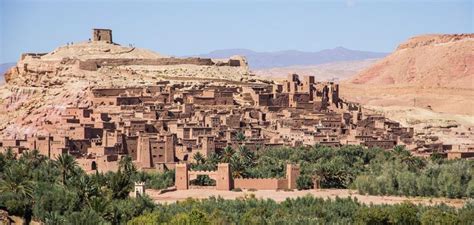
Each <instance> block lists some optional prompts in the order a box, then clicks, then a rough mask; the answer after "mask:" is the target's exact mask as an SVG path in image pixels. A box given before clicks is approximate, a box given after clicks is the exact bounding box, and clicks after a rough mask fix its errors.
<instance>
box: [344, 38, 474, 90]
mask: <svg viewBox="0 0 474 225" xmlns="http://www.w3.org/2000/svg"><path fill="white" fill-rule="evenodd" d="M473 52H474V34H445V35H436V34H434V35H423V36H417V37H413V38H411V39H409V40H408V41H406V42H405V43H402V44H400V45H399V46H398V48H397V49H396V51H395V52H393V53H392V54H390V55H389V56H387V57H385V58H384V59H383V60H380V61H379V62H378V63H376V64H374V65H373V66H371V67H369V68H368V69H366V70H364V71H362V72H360V73H359V74H358V75H357V76H355V77H354V78H353V79H352V80H351V82H352V83H354V84H370V85H409V86H416V87H447V88H465V89H474V83H473V82H474V54H473Z"/></svg>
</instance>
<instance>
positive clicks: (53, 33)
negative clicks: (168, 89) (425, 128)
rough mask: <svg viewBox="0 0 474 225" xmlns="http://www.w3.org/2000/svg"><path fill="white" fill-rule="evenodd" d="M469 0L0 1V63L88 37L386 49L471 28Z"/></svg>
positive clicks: (155, 45) (216, 45) (192, 51)
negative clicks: (97, 32)
mask: <svg viewBox="0 0 474 225" xmlns="http://www.w3.org/2000/svg"><path fill="white" fill-rule="evenodd" d="M473 2H474V0H467V1H461V0H450V1H448V0H445V1H417V0H406V1H384V0H378V1H375V0H372V1H360V0H359V1H358V0H344V1H337V0H335V1H299V0H292V1H284V0H276V1H269V0H267V1H250V0H240V1H231V0H213V1H211V0H207V1H206V0H201V1H182V0H174V1H171V0H169V1H151V0H135V1H123V0H118V1H117V0H116V1H112V0H64V1H60V0H0V63H6V62H16V61H17V60H18V59H19V57H20V54H21V53H23V52H49V51H52V50H54V49H55V48H56V47H58V46H61V45H65V44H66V43H67V42H79V41H85V40H88V39H89V38H90V37H91V34H92V31H91V30H92V28H109V29H112V30H113V39H114V42H116V43H119V44H122V45H127V46H128V44H134V45H135V46H136V47H141V48H147V49H151V50H154V51H157V52H159V53H162V54H165V55H175V56H185V55H196V54H203V53H208V52H210V51H213V50H218V49H229V48H246V49H251V50H254V51H280V50H290V49H291V50H301V51H319V50H323V49H331V48H335V47H339V46H342V47H345V48H349V49H355V50H366V51H376V52H391V51H393V50H394V49H395V48H396V47H397V45H398V44H400V43H401V42H403V41H405V40H407V39H408V38H410V37H412V36H415V35H420V34H427V33H474V31H473V30H474V28H473V26H474V25H473V23H474V22H473V13H474V8H473V7H474V3H473Z"/></svg>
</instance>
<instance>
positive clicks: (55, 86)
mask: <svg viewBox="0 0 474 225" xmlns="http://www.w3.org/2000/svg"><path fill="white" fill-rule="evenodd" d="M4 76H5V81H6V82H5V83H4V84H1V85H0V135H1V134H2V133H8V134H16V133H23V134H36V133H39V134H41V132H43V134H45V133H46V132H47V129H48V125H50V124H55V123H58V122H59V120H60V116H59V115H61V113H62V112H64V110H65V109H66V107H69V106H88V105H90V104H91V101H90V99H89V96H88V94H89V93H90V91H88V90H91V89H93V88H99V87H135V86H144V85H155V84H157V82H160V81H166V82H170V83H171V84H184V83H186V84H188V85H189V86H192V85H200V84H202V83H219V82H221V83H222V82H229V83H234V84H241V83H259V82H271V81H270V80H267V79H260V78H258V77H256V76H255V75H253V74H250V72H249V70H248V67H247V63H246V61H245V59H244V58H242V57H233V58H232V59H221V60H213V59H209V58H207V59H204V58H176V57H168V56H163V55H161V54H159V53H155V52H152V51H149V50H146V49H139V48H134V47H125V46H120V45H118V44H109V43H106V42H101V41H92V42H91V41H89V42H87V41H86V42H76V43H75V44H72V45H66V46H61V47H59V48H57V49H55V50H53V51H52V52H49V53H27V54H23V55H22V56H21V58H20V60H19V61H18V62H17V63H16V66H14V67H12V68H10V69H8V71H7V72H6V73H5V74H4Z"/></svg>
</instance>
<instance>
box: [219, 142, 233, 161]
mask: <svg viewBox="0 0 474 225" xmlns="http://www.w3.org/2000/svg"><path fill="white" fill-rule="evenodd" d="M234 153H235V151H234V149H232V147H230V146H227V147H225V148H224V151H223V152H222V157H221V159H222V162H223V163H230V160H231V158H232V156H233V155H234Z"/></svg>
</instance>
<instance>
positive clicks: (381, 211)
mask: <svg viewBox="0 0 474 225" xmlns="http://www.w3.org/2000/svg"><path fill="white" fill-rule="evenodd" d="M473 215H474V204H473V203H469V204H468V205H466V206H465V207H464V208H461V209H459V210H456V209H454V208H450V207H447V206H445V205H441V206H435V207H433V206H431V207H430V206H416V205H413V204H411V203H408V202H407V203H402V204H398V205H380V206H374V205H369V206H368V205H363V204H361V203H359V202H358V201H357V199H350V198H345V199H341V198H336V199H334V200H330V199H327V200H324V199H321V198H314V197H312V196H305V197H301V198H296V199H287V200H285V201H283V202H281V203H277V202H275V201H273V200H270V199H269V200H262V199H256V198H255V197H253V196H247V197H245V198H241V199H236V200H224V199H222V198H215V197H211V198H209V199H205V200H193V199H188V200H186V201H183V202H178V203H174V204H169V205H157V206H156V208H155V209H154V210H153V212H151V213H146V214H144V215H141V216H139V217H136V218H134V219H132V220H130V221H129V222H128V224H129V225H135V224H414V225H416V224H470V223H471V222H472V221H473V219H474V216H473Z"/></svg>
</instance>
